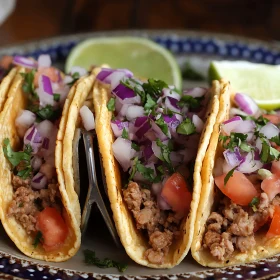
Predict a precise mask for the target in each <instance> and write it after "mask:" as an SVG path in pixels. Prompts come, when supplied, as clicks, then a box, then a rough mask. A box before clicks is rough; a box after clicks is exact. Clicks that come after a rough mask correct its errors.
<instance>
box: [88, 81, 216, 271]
mask: <svg viewBox="0 0 280 280" xmlns="http://www.w3.org/2000/svg"><path fill="white" fill-rule="evenodd" d="M219 88H220V85H219V82H217V81H215V82H214V84H213V87H212V90H211V99H210V101H209V107H208V108H209V109H208V112H207V114H206V116H207V121H206V123H205V127H204V130H203V132H202V134H201V138H200V143H199V149H198V153H197V158H196V163H195V167H194V174H193V178H194V185H193V199H192V202H191V209H190V212H189V215H188V217H187V218H186V219H185V220H183V221H182V223H181V231H182V236H181V238H179V239H178V240H177V241H175V242H174V243H173V244H172V246H171V248H170V250H169V253H168V255H167V256H166V258H165V262H164V263H163V264H161V265H158V264H152V263H150V262H149V261H148V260H146V259H145V257H144V253H145V251H146V250H147V249H148V248H149V247H150V246H149V244H148V240H147V239H146V238H144V236H143V235H142V234H141V231H139V230H137V229H136V227H135V221H134V218H133V217H132V215H131V213H130V211H129V210H128V208H127V207H126V204H125V202H124V200H123V197H122V184H121V176H120V168H119V165H118V163H117V161H116V160H115V158H114V156H113V151H112V144H113V142H114V141H115V139H114V135H113V133H112V130H111V125H110V121H111V116H112V113H111V112H109V111H108V109H107V103H108V101H109V99H110V97H111V91H110V87H109V86H108V85H104V84H102V83H100V82H99V81H96V83H95V86H94V89H93V101H94V111H95V123H96V133H97V137H98V143H99V150H100V153H101V157H102V163H103V167H104V171H105V177H106V183H107V189H108V196H109V199H110V203H111V208H112V211H113V218H114V221H115V225H116V228H117V231H118V234H119V236H120V239H121V242H122V244H123V246H124V248H125V250H126V252H127V254H128V255H129V256H130V257H131V259H133V260H134V261H135V262H137V263H139V264H141V265H144V266H148V267H153V268H171V267H173V266H175V265H177V264H179V263H180V262H181V261H182V260H183V258H184V257H185V256H186V254H187V253H188V251H189V249H190V245H191V242H192V238H193V232H194V223H195V219H196V211H197V206H198V202H199V197H200V191H201V178H200V172H201V168H202V161H203V158H204V155H205V152H206V149H207V146H208V144H209V140H210V136H211V134H212V130H213V127H214V124H215V121H216V116H217V114H218V110H219V93H220V91H219Z"/></svg>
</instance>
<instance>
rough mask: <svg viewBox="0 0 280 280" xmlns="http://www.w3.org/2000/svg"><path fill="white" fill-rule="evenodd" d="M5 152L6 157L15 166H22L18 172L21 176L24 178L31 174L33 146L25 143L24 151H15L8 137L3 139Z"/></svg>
mask: <svg viewBox="0 0 280 280" xmlns="http://www.w3.org/2000/svg"><path fill="white" fill-rule="evenodd" d="M3 152H4V155H5V157H6V158H7V159H8V160H9V162H10V163H11V164H12V166H13V167H17V166H19V167H20V170H19V171H18V172H17V174H16V175H17V176H19V177H21V178H22V179H24V180H25V179H26V178H28V177H30V176H31V172H32V167H31V153H32V147H31V146H30V145H25V147H24V150H23V151H20V152H14V151H13V149H12V147H11V145H10V140H9V139H8V138H5V139H4V141H3Z"/></svg>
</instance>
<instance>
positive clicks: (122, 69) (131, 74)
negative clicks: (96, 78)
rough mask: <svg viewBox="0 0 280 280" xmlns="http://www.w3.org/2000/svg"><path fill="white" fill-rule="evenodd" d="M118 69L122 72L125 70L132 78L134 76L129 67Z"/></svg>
mask: <svg viewBox="0 0 280 280" xmlns="http://www.w3.org/2000/svg"><path fill="white" fill-rule="evenodd" d="M117 71H121V72H124V73H125V75H126V76H127V77H128V78H131V77H132V76H133V73H132V72H131V71H130V70H128V69H125V68H118V69H117Z"/></svg>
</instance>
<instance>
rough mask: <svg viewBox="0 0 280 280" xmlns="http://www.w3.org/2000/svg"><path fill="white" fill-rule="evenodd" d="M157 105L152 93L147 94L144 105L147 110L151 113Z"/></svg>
mask: <svg viewBox="0 0 280 280" xmlns="http://www.w3.org/2000/svg"><path fill="white" fill-rule="evenodd" d="M156 105H157V103H156V102H155V101H154V100H153V99H152V97H151V96H150V94H147V101H146V103H145V105H144V109H145V112H146V113H147V114H149V113H150V112H151V111H153V109H154V108H155V106H156Z"/></svg>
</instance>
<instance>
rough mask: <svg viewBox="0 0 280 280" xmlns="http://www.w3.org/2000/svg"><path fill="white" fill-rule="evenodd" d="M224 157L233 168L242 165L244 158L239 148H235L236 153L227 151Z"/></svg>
mask: <svg viewBox="0 0 280 280" xmlns="http://www.w3.org/2000/svg"><path fill="white" fill-rule="evenodd" d="M223 155H224V157H225V160H226V162H227V163H228V164H229V165H230V166H231V167H232V168H233V167H235V166H237V165H239V164H240V162H241V161H242V160H244V158H243V157H242V156H241V154H240V152H239V148H237V147H235V148H234V152H231V151H230V150H228V149H227V150H225V151H224V152H223Z"/></svg>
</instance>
